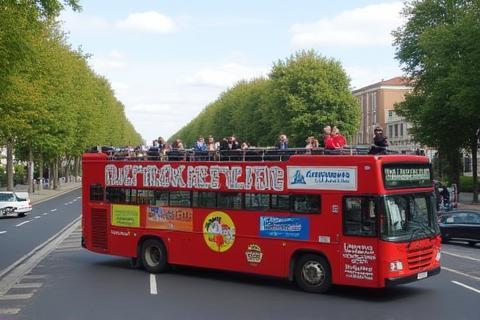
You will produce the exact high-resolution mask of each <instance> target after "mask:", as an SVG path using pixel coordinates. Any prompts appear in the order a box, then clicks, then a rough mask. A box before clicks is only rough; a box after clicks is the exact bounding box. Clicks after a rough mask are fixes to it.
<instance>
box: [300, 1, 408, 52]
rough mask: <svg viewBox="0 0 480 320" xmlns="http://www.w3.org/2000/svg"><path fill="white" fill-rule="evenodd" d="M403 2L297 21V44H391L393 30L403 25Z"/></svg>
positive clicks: (376, 5) (370, 6)
mask: <svg viewBox="0 0 480 320" xmlns="http://www.w3.org/2000/svg"><path fill="white" fill-rule="evenodd" d="M402 6H403V4H402V2H393V3H382V4H375V5H369V6H366V7H363V8H357V9H353V10H349V11H344V12H342V13H340V14H339V15H337V16H334V17H332V18H323V19H320V20H318V21H316V22H312V23H297V24H295V25H293V26H292V27H291V28H290V33H291V34H292V38H291V41H292V44H293V45H294V46H295V47H308V46H349V47H351V46H388V45H391V44H392V36H391V32H392V30H394V29H396V28H397V27H398V26H400V25H401V24H402V17H401V15H400V11H401V9H402Z"/></svg>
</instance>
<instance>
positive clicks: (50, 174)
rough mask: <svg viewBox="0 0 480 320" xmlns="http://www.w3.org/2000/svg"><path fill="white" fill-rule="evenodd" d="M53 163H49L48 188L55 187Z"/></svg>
mask: <svg viewBox="0 0 480 320" xmlns="http://www.w3.org/2000/svg"><path fill="white" fill-rule="evenodd" d="M52 167H53V165H52V164H51V163H49V164H48V189H53V177H52V174H53V168H52Z"/></svg>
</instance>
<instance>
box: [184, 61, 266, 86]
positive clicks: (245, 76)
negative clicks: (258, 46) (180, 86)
mask: <svg viewBox="0 0 480 320" xmlns="http://www.w3.org/2000/svg"><path fill="white" fill-rule="evenodd" d="M267 72H268V70H266V69H261V68H255V67H249V66H244V65H241V64H238V63H234V62H231V63H226V64H223V65H219V66H211V67H206V68H203V69H201V70H199V71H198V72H196V73H195V74H194V75H193V76H191V77H188V78H187V79H185V81H184V82H185V83H186V84H188V85H192V86H209V87H217V88H227V87H229V86H232V85H233V84H235V83H236V82H238V81H240V80H249V79H253V78H255V77H260V76H265V75H266V74H267Z"/></svg>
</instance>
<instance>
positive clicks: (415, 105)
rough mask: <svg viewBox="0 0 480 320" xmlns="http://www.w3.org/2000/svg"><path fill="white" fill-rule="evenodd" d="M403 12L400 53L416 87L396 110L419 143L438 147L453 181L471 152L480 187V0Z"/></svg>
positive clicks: (423, 4) (434, 0) (410, 6)
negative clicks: (478, 163) (462, 155)
mask: <svg viewBox="0 0 480 320" xmlns="http://www.w3.org/2000/svg"><path fill="white" fill-rule="evenodd" d="M403 15H404V16H405V18H406V19H407V22H406V23H405V25H403V26H402V27H400V28H399V29H398V30H396V31H395V32H394V37H395V45H396V47H397V54H396V56H397V59H398V60H399V61H400V62H401V63H402V66H403V69H404V71H405V72H406V73H407V74H408V75H409V76H410V77H411V78H412V79H413V85H414V90H413V91H412V93H411V94H409V95H407V97H406V100H405V102H403V103H401V104H399V106H398V107H397V108H396V111H397V112H398V113H399V114H400V115H403V116H405V117H406V119H407V120H408V121H409V122H411V123H412V124H413V128H412V133H413V134H414V136H415V138H416V139H417V140H418V141H420V142H422V143H424V144H428V145H430V146H433V147H436V148H437V149H438V150H439V152H440V153H441V154H443V156H444V157H445V158H446V159H447V161H448V163H449V168H450V169H451V170H450V172H449V176H450V181H454V182H458V181H459V179H458V176H459V172H460V169H461V164H460V162H459V159H460V156H459V154H460V151H461V150H462V149H468V150H470V151H471V152H472V155H473V163H474V168H473V169H474V170H473V171H474V186H476V179H477V177H476V171H477V168H476V155H477V148H478V141H479V132H480V48H479V46H478V43H479V41H480V23H479V22H480V2H479V1H471V0H448V1H441V0H422V1H419V0H417V1H410V2H408V3H406V5H405V8H404V10H403ZM477 191H478V190H476V191H475V197H477V199H478V195H477Z"/></svg>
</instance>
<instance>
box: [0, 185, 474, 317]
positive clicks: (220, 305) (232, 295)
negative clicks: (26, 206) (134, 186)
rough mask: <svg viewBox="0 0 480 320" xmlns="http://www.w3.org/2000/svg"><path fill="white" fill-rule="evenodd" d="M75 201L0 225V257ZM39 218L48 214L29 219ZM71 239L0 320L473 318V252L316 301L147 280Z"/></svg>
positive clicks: (169, 276)
mask: <svg viewBox="0 0 480 320" xmlns="http://www.w3.org/2000/svg"><path fill="white" fill-rule="evenodd" d="M78 197H79V193H78V191H77V193H75V192H74V193H70V194H68V195H65V196H62V197H60V198H57V199H55V200H50V201H48V203H44V204H43V205H45V207H42V208H41V209H42V210H39V211H38V212H37V213H34V214H32V215H31V216H29V217H28V218H27V220H31V222H29V223H27V224H24V225H22V227H23V226H25V227H27V226H32V228H31V229H21V228H20V227H16V226H15V225H16V224H19V223H20V221H26V220H25V219H23V220H15V219H14V220H12V219H7V220H5V221H3V220H1V221H0V223H1V224H0V225H1V226H4V227H5V228H6V230H8V232H7V233H6V234H3V235H0V243H1V246H0V248H1V249H0V250H2V252H6V253H7V254H9V255H10V258H9V259H10V261H14V260H15V259H14V257H13V254H12V253H11V251H15V250H14V249H15V248H16V247H15V245H14V244H12V245H7V246H8V247H10V249H9V250H7V249H5V248H4V244H9V243H10V242H4V239H5V238H2V236H6V235H8V234H9V233H11V234H12V235H11V236H12V237H14V236H15V237H18V238H15V239H17V240H18V239H20V238H21V231H24V232H25V233H24V237H26V238H32V239H33V238H37V237H40V236H39V235H37V236H34V235H35V234H37V233H48V232H49V231H48V230H50V228H49V227H47V226H50V227H51V228H52V230H53V229H55V230H56V231H57V232H58V231H59V230H60V229H61V228H63V226H65V225H67V224H68V223H69V222H70V221H72V220H73V219H74V218H76V217H77V216H78V215H79V213H80V203H79V201H78V200H75V199H78ZM40 206H41V205H38V206H37V208H36V209H39V208H40ZM53 209H57V211H51V210H53ZM45 212H51V213H50V214H48V215H45V216H41V218H39V219H35V216H37V214H40V215H42V214H43V213H45ZM67 218H68V219H67ZM32 219H33V220H32ZM48 219H51V220H48ZM57 220H61V221H63V223H60V221H57ZM7 224H8V225H9V226H8V228H7V227H6V226H7ZM54 226H55V227H54ZM15 228H19V229H15ZM12 230H13V231H12ZM55 230H54V231H52V233H55V232H56V231H55ZM15 233H18V235H16V234H15ZM27 234H31V236H28V237H27V236H26V235H27ZM50 236H51V234H50ZM48 237H49V235H45V239H46V238H48ZM80 238H81V232H80V229H78V230H77V231H75V232H74V233H72V234H71V235H70V236H69V237H68V238H67V239H65V240H64V241H63V242H62V243H61V244H60V245H59V246H58V247H57V249H56V250H54V251H53V252H52V253H51V254H50V255H48V256H47V257H46V258H45V259H44V260H43V261H42V262H41V263H40V264H39V265H37V267H35V268H34V269H33V270H32V271H31V272H30V273H29V274H28V275H26V276H24V277H23V278H22V279H20V281H19V282H18V284H17V285H16V286H15V287H13V288H12V289H10V290H9V292H8V293H7V294H6V295H4V296H3V297H0V320H13V319H24V320H55V319H58V320H76V319H78V320H84V319H89V320H96V319H99V320H100V319H101V320H107V319H136V320H140V319H148V320H151V319H208V320H216V319H228V320H231V319H276V320H278V319H289V320H291V319H295V320H296V319H348V320H354V319H391V320H394V319H399V320H400V319H401V320H408V319H436V320H437V319H472V320H478V319H479V309H478V308H479V302H480V244H477V246H475V247H469V246H468V245H467V244H466V243H461V242H458V243H450V244H446V245H444V246H443V255H442V265H443V271H442V272H441V273H440V274H439V275H438V276H435V277H432V278H428V279H425V280H422V281H419V282H416V283H413V284H409V285H403V286H398V287H394V288H389V289H375V290H373V289H363V288H353V287H339V286H337V287H334V288H333V289H332V290H331V292H329V293H328V294H325V295H319V294H309V293H305V292H302V291H300V290H298V289H297V288H296V287H295V286H294V285H293V284H290V283H289V282H287V281H285V280H281V279H272V278H266V277H258V276H252V275H243V274H238V273H230V272H222V271H215V270H201V269H195V268H178V267H177V268H175V269H174V270H172V271H170V272H168V273H164V274H159V275H150V274H148V273H146V272H145V271H143V270H139V269H132V268H131V267H130V263H129V260H128V259H124V258H118V257H111V256H106V255H100V254H95V253H91V252H88V251H86V250H85V249H83V248H81V247H80ZM13 241H15V240H13ZM18 241H20V240H18ZM37 241H38V242H41V239H37ZM37 241H33V240H32V241H31V242H29V243H30V246H32V245H35V244H36V243H37ZM23 246H24V247H28V245H27V244H23ZM26 249H27V248H26ZM20 255H21V254H20ZM2 264H5V262H4V261H3V258H2Z"/></svg>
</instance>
